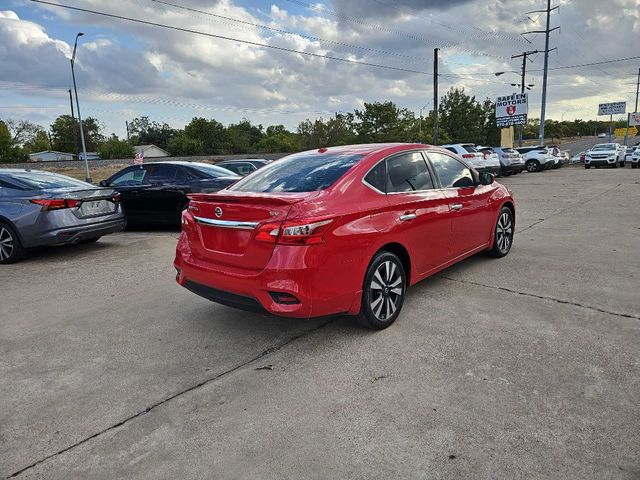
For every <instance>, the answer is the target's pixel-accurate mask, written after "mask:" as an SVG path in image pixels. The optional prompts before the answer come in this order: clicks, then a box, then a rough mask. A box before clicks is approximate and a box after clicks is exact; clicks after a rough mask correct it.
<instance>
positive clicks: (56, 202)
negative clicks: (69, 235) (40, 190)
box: [31, 198, 81, 211]
mask: <svg viewBox="0 0 640 480" xmlns="http://www.w3.org/2000/svg"><path fill="white" fill-rule="evenodd" d="M31 203H35V204H36V205H41V206H42V210H43V211H46V210H60V209H63V208H73V207H77V206H78V205H80V203H81V202H80V200H68V199H64V198H48V199H39V198H35V199H33V200H31Z"/></svg>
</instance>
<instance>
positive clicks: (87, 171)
mask: <svg viewBox="0 0 640 480" xmlns="http://www.w3.org/2000/svg"><path fill="white" fill-rule="evenodd" d="M82 35H84V33H82V32H80V33H78V34H77V35H76V42H75V44H74V45H73V55H72V56H71V77H72V78H73V90H74V91H75V93H76V107H78V108H77V111H78V123H79V124H80V140H81V141H82V153H83V155H84V168H85V173H86V177H85V181H86V182H87V183H91V174H90V173H89V159H88V158H87V147H86V145H85V143H84V131H83V128H82V117H81V116H80V101H79V100H78V88H77V87H76V74H75V72H74V70H73V66H74V63H75V60H76V48H77V47H78V38H79V37H81V36H82Z"/></svg>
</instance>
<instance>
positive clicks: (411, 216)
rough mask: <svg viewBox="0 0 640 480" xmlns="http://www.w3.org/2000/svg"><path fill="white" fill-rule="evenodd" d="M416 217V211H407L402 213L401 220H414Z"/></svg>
mask: <svg viewBox="0 0 640 480" xmlns="http://www.w3.org/2000/svg"><path fill="white" fill-rule="evenodd" d="M414 218H416V214H415V213H405V214H404V215H400V221H401V222H408V221H410V220H413V219H414Z"/></svg>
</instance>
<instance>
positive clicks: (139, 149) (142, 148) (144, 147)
mask: <svg viewBox="0 0 640 480" xmlns="http://www.w3.org/2000/svg"><path fill="white" fill-rule="evenodd" d="M134 148H135V149H136V153H144V151H145V150H148V149H150V148H157V149H158V150H160V151H161V152H165V153H166V154H167V157H168V156H170V155H169V152H167V151H166V150H165V149H164V148H160V147H158V146H157V145H153V144H150V145H136V146H135V147H134Z"/></svg>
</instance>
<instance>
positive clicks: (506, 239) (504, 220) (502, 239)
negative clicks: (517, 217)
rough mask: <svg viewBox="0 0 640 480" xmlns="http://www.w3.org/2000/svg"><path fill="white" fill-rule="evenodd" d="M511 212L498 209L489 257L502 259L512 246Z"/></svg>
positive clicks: (505, 208)
mask: <svg viewBox="0 0 640 480" xmlns="http://www.w3.org/2000/svg"><path fill="white" fill-rule="evenodd" d="M513 230H514V222H513V212H512V211H511V209H510V208H508V207H502V209H500V215H498V221H497V222H496V229H495V233H494V235H493V247H492V248H491V250H489V252H488V253H489V255H491V256H492V257H496V258H501V257H504V256H505V255H506V254H507V253H509V251H510V250H511V245H512V244H513V233H514V232H513Z"/></svg>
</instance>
